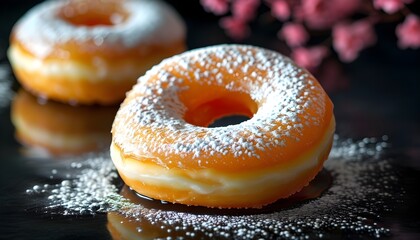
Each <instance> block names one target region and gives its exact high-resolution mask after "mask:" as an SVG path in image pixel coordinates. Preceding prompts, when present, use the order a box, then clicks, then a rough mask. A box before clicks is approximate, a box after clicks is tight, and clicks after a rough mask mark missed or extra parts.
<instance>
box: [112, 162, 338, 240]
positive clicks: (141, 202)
mask: <svg viewBox="0 0 420 240" xmlns="http://www.w3.org/2000/svg"><path fill="white" fill-rule="evenodd" d="M331 184H332V176H331V174H330V173H329V172H328V171H326V170H322V171H321V172H320V173H319V174H318V175H317V176H316V177H315V179H314V180H312V182H311V183H310V184H309V185H308V186H306V187H304V188H303V189H302V190H301V191H300V192H298V193H295V194H294V195H292V196H290V197H289V198H287V199H282V200H279V201H277V202H275V203H273V204H270V205H268V206H266V207H263V208H261V209H217V208H205V207H195V206H185V205H181V204H172V203H162V202H161V201H157V200H152V199H149V198H147V197H144V196H141V195H138V194H137V193H136V192H134V191H132V190H131V189H130V188H129V187H127V186H126V185H125V186H124V187H123V188H122V190H121V192H120V194H121V195H122V196H123V197H124V198H126V199H128V200H129V201H130V202H132V203H134V204H136V205H135V207H132V209H125V210H123V211H121V212H109V213H108V215H107V218H108V224H107V228H108V231H109V233H110V234H111V236H112V238H113V239H156V238H162V239H163V238H171V239H178V238H184V237H186V236H188V235H189V234H193V235H190V237H191V236H194V238H197V239H207V238H209V235H208V234H207V235H204V234H203V233H202V232H200V231H195V230H194V226H192V225H191V226H185V225H184V226H182V227H180V226H178V225H176V224H173V223H174V222H175V221H172V220H173V219H171V217H172V216H177V217H179V216H181V215H185V216H187V215H188V216H187V217H188V218H192V219H197V221H200V220H202V219H207V220H210V219H211V218H216V217H220V216H237V217H239V218H241V216H251V217H252V216H253V215H255V216H257V215H261V214H269V213H274V212H280V211H282V210H285V209H289V208H293V207H299V206H300V205H302V204H304V203H305V202H307V201H310V200H312V199H316V198H318V197H320V196H321V195H322V194H323V192H324V191H326V190H327V189H328V188H329V187H330V186H331ZM204 215H206V217H204V218H203V217H202V216H204ZM226 219H231V218H226ZM248 219H249V218H248ZM210 236H211V235H210ZM210 239H211V237H210Z"/></svg>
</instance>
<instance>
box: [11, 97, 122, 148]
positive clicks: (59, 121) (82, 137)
mask: <svg viewBox="0 0 420 240" xmlns="http://www.w3.org/2000/svg"><path fill="white" fill-rule="evenodd" d="M117 110H118V108H117V107H116V106H71V105H68V104H63V103H59V102H55V101H44V100H43V101H39V99H38V98H36V97H35V96H33V95H32V94H30V93H28V92H27V91H25V90H24V89H20V90H19V91H18V93H17V94H16V95H15V97H14V98H13V101H12V104H11V113H10V115H11V120H12V123H13V125H14V127H15V136H16V139H17V140H18V141H19V142H20V143H21V144H23V145H24V146H25V147H26V149H29V150H34V149H36V150H41V151H35V152H37V153H38V152H41V153H46V155H47V156H63V155H77V154H81V153H86V152H93V151H99V150H104V149H105V148H106V147H109V144H110V142H111V134H110V129H111V126H112V121H113V120H114V117H115V113H116V112H117ZM30 152H34V151H30Z"/></svg>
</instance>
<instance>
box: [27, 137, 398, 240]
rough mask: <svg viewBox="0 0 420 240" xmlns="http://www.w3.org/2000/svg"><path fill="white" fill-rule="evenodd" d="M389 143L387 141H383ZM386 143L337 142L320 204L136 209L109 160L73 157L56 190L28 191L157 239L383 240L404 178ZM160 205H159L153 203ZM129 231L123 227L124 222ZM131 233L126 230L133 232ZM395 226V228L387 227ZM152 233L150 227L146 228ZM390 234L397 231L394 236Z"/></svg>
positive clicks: (56, 173)
mask: <svg viewBox="0 0 420 240" xmlns="http://www.w3.org/2000/svg"><path fill="white" fill-rule="evenodd" d="M384 139H386V138H384ZM387 146H388V144H387V143H386V142H384V141H383V140H381V139H374V138H365V139H362V140H352V139H340V138H338V137H337V138H336V139H335V142H334V147H333V149H332V152H331V157H330V159H329V160H328V161H327V162H326V164H325V169H326V170H327V171H328V172H330V174H331V175H332V177H333V183H332V185H331V187H330V188H329V189H328V190H326V191H325V192H324V193H323V194H322V195H321V196H320V197H319V198H317V199H314V200H311V201H308V202H298V203H296V204H295V205H292V206H289V207H287V208H283V209H281V208H280V209H275V208H274V209H275V210H270V206H268V207H267V208H263V209H261V212H260V213H258V212H252V214H250V213H249V212H248V211H247V210H243V212H242V213H243V214H238V213H236V214H232V215H231V214H229V213H228V212H227V211H224V212H223V211H221V212H220V213H219V214H215V213H214V211H213V213H212V214H206V213H205V212H203V211H201V212H200V213H199V214H197V213H194V211H193V210H191V212H189V211H185V209H184V211H181V212H179V211H175V210H171V209H170V207H168V204H164V205H165V206H166V207H162V208H160V207H157V208H156V207H150V205H148V204H135V203H133V202H130V201H129V200H128V199H125V198H124V197H123V196H121V195H120V194H119V193H118V187H117V186H119V185H120V181H118V179H117V175H116V172H115V169H114V167H113V165H112V163H111V161H110V159H107V158H106V157H104V156H101V157H95V156H87V157H86V158H85V159H83V158H82V159H75V160H74V161H73V162H71V163H69V166H64V167H62V168H55V169H52V171H51V173H50V178H51V177H53V178H55V179H62V181H61V182H59V183H57V184H52V185H42V184H39V185H36V186H33V187H31V188H30V189H28V190H27V192H28V194H29V195H30V196H31V199H34V200H35V201H38V204H39V199H38V198H37V197H40V196H41V197H45V198H47V199H46V200H44V201H41V202H43V203H45V206H39V208H37V209H42V212H46V214H52V213H53V214H58V215H62V214H64V215H86V214H98V213H106V212H115V213H118V214H122V215H124V216H126V218H127V219H126V221H125V223H126V224H128V222H132V223H133V222H134V223H136V224H137V225H138V227H139V228H138V230H139V231H140V232H141V231H145V230H146V229H142V226H143V224H146V225H147V226H152V230H153V232H151V233H144V234H155V235H154V236H155V237H160V238H166V237H168V239H176V236H178V237H183V238H186V239H195V238H196V237H197V236H200V237H201V238H204V239H211V238H218V239H257V238H266V239H267V238H275V239H291V238H292V239H305V238H308V237H309V238H327V239H328V238H329V237H333V236H342V235H340V234H346V236H357V237H358V238H366V237H381V236H386V235H388V234H390V232H389V230H388V229H387V226H381V225H380V222H381V217H382V216H383V214H384V213H385V212H387V211H391V210H392V207H391V206H393V205H395V203H397V201H398V200H399V199H400V194H403V191H401V190H400V191H395V188H396V186H397V185H398V182H399V179H398V178H397V175H396V173H395V172H394V170H393V169H392V167H391V165H390V163H389V162H388V160H386V159H384V158H383V153H384V149H386V148H387ZM155 206H156V204H155ZM122 224H123V225H124V223H122ZM127 227H128V226H127ZM388 227H389V226H388ZM148 229H150V227H149V228H148ZM391 234H392V233H391Z"/></svg>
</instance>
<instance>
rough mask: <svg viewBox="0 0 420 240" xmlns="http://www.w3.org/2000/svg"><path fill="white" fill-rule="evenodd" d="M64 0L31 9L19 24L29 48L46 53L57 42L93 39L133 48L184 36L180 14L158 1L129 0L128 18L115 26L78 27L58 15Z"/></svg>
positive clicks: (18, 34) (17, 30)
mask: <svg viewBox="0 0 420 240" xmlns="http://www.w3.org/2000/svg"><path fill="white" fill-rule="evenodd" d="M64 4H65V1H55V0H50V1H46V2H43V3H41V4H39V5H37V6H35V7H34V8H32V9H31V10H29V11H28V12H27V13H26V14H25V15H24V16H23V17H22V18H21V19H20V20H19V22H18V23H17V25H16V28H15V34H16V37H17V38H18V39H19V40H20V41H22V43H23V44H24V45H25V46H26V48H27V50H28V51H31V52H32V53H33V54H35V55H36V56H38V57H45V56H47V55H48V54H49V53H50V52H51V51H52V50H53V47H54V45H56V44H63V43H66V42H69V41H76V42H80V43H83V42H86V41H94V42H95V43H96V44H98V45H109V46H110V47H112V46H114V47H119V48H121V47H123V48H131V47H134V46H137V45H139V44H159V43H162V44H166V43H172V42H175V41H179V40H182V39H183V38H184V37H185V31H186V30H185V25H184V23H183V21H182V19H181V17H180V16H179V15H178V13H176V12H175V11H174V10H173V9H172V8H171V7H170V6H169V5H167V4H165V3H164V2H161V1H159V0H142V1H137V0H126V1H124V9H125V10H126V11H127V12H128V13H129V17H128V19H127V20H126V21H124V22H122V23H119V24H116V25H113V26H103V25H98V26H75V25H72V24H70V23H68V22H66V21H65V20H63V19H60V18H59V17H57V13H58V10H59V9H60V7H62V6H63V5H64Z"/></svg>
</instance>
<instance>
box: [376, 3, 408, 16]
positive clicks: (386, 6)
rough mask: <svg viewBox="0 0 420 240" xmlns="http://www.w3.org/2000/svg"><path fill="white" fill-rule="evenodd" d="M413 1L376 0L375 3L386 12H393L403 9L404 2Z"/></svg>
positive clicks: (377, 7)
mask: <svg viewBox="0 0 420 240" xmlns="http://www.w3.org/2000/svg"><path fill="white" fill-rule="evenodd" d="M411 2H412V0H374V2H373V5H374V6H375V8H376V9H382V10H384V12H386V13H389V14H392V13H396V12H397V11H399V10H401V9H402V8H403V7H404V4H406V3H411Z"/></svg>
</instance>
